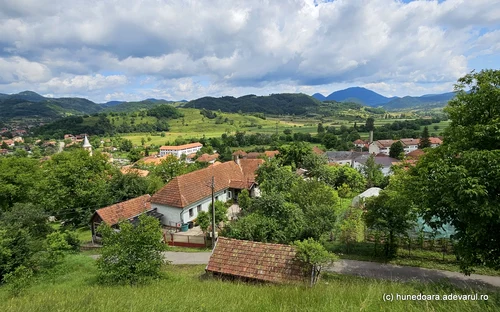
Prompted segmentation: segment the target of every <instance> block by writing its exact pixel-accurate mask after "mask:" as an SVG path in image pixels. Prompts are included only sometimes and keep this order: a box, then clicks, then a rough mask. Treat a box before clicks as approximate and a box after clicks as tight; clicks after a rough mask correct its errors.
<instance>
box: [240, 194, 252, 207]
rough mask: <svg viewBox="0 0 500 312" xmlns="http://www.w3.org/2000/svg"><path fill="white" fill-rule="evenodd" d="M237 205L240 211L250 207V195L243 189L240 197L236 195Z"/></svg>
mask: <svg viewBox="0 0 500 312" xmlns="http://www.w3.org/2000/svg"><path fill="white" fill-rule="evenodd" d="M238 205H239V206H240V208H241V210H242V211H246V210H248V208H250V206H251V205H252V199H251V198H250V194H249V193H248V190H247V189H243V190H242V191H241V193H240V195H238Z"/></svg>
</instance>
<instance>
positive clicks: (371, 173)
mask: <svg viewBox="0 0 500 312" xmlns="http://www.w3.org/2000/svg"><path fill="white" fill-rule="evenodd" d="M361 172H362V173H363V175H364V176H365V178H366V187H367V188H370V187H374V186H381V185H382V184H383V183H384V174H383V173H382V165H378V164H376V163H375V156H373V155H370V157H369V158H368V159H367V160H366V163H365V164H364V165H363V166H362V167H361Z"/></svg>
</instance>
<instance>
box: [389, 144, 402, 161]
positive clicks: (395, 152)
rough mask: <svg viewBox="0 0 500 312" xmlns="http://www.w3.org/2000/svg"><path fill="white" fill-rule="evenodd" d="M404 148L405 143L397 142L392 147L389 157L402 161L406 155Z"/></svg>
mask: <svg viewBox="0 0 500 312" xmlns="http://www.w3.org/2000/svg"><path fill="white" fill-rule="evenodd" d="M404 152H405V150H404V147H403V143H401V141H399V140H397V141H396V142H394V143H392V145H391V149H390V151H389V156H390V157H392V158H397V159H401V158H402V157H401V156H402V155H404Z"/></svg>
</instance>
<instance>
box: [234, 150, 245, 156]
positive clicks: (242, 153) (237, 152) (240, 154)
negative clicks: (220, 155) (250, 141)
mask: <svg viewBox="0 0 500 312" xmlns="http://www.w3.org/2000/svg"><path fill="white" fill-rule="evenodd" d="M236 155H238V156H246V155H247V153H246V152H245V151H242V150H237V151H236V152H234V153H233V156H236Z"/></svg>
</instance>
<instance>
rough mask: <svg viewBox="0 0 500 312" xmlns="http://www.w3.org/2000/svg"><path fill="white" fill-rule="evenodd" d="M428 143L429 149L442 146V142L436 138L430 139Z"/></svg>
mask: <svg viewBox="0 0 500 312" xmlns="http://www.w3.org/2000/svg"><path fill="white" fill-rule="evenodd" d="M429 141H430V142H431V147H432V148H434V147H438V146H440V145H441V144H443V141H442V140H441V139H440V138H436V137H430V138H429Z"/></svg>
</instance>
